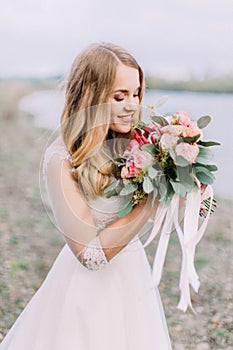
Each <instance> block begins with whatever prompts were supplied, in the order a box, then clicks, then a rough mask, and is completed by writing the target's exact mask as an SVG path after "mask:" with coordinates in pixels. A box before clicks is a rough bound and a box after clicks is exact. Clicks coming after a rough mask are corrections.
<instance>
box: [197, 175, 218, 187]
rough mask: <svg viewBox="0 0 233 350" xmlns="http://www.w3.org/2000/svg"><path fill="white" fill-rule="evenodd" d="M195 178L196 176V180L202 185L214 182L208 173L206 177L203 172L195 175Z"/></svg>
mask: <svg viewBox="0 0 233 350" xmlns="http://www.w3.org/2000/svg"><path fill="white" fill-rule="evenodd" d="M196 176H197V178H198V180H199V181H200V182H201V183H202V184H204V185H211V184H212V183H213V181H214V176H213V174H211V173H210V175H207V174H206V173H204V172H198V173H197V174H196Z"/></svg>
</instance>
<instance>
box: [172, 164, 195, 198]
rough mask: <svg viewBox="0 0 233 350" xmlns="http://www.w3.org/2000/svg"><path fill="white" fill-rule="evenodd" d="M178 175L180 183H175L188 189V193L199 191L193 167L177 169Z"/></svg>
mask: <svg viewBox="0 0 233 350" xmlns="http://www.w3.org/2000/svg"><path fill="white" fill-rule="evenodd" d="M177 174H178V181H175V182H179V183H181V184H182V185H183V186H184V187H185V188H186V190H187V192H190V191H192V190H195V189H197V184H196V181H195V178H194V176H193V171H192V167H191V166H188V167H182V168H181V167H179V168H177Z"/></svg>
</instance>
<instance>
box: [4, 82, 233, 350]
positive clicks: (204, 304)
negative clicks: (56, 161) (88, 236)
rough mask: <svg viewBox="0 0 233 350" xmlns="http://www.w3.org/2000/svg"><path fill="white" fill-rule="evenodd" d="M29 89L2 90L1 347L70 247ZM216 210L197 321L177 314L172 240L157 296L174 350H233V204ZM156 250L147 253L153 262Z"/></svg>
mask: <svg viewBox="0 0 233 350" xmlns="http://www.w3.org/2000/svg"><path fill="white" fill-rule="evenodd" d="M31 89H32V88H31V87H30V86H28V85H27V84H24V85H22V84H21V85H19V84H17V85H12V84H8V85H6V84H5V85H0V127H1V130H3V132H2V135H1V138H0V161H1V168H0V180H1V182H0V195H1V207H0V246H1V250H0V261H1V264H0V341H1V339H2V338H3V337H4V335H5V334H6V333H7V331H8V329H9V328H10V326H11V325H12V323H13V322H14V320H15V319H16V317H17V316H18V315H19V313H20V312H21V311H22V310H23V308H24V307H25V305H26V304H27V302H28V301H29V299H30V298H31V297H32V296H33V294H34V293H35V291H36V290H37V289H38V288H39V286H40V284H41V283H42V281H43V279H44V278H45V276H46V274H47V272H48V270H49V269H50V267H51V265H52V263H53V261H54V259H55V257H56V256H57V254H58V253H59V251H60V249H61V247H62V246H63V244H64V243H63V240H62V238H61V237H60V235H59V233H58V231H57V229H56V228H55V227H54V226H53V224H52V223H51V222H50V220H49V219H48V217H47V214H46V212H45V210H44V207H43V205H42V201H41V196H40V190H39V185H38V176H39V167H40V160H41V154H42V150H43V146H44V144H45V142H46V140H47V137H48V132H47V130H45V129H38V128H35V127H34V124H33V117H32V116H30V115H26V114H25V113H22V112H19V111H18V110H17V108H16V105H17V100H18V99H19V98H20V96H22V95H23V94H25V93H28V92H29V91H31ZM33 89H34V88H33ZM217 203H218V207H217V209H216V212H215V213H214V215H212V217H211V219H210V222H209V226H208V229H207V231H206V233H205V236H204V237H203V239H202V241H201V242H200V243H199V245H198V249H197V254H196V267H197V270H198V273H199V276H200V281H201V287H200V291H199V293H198V294H192V302H193V306H194V307H195V309H196V311H197V314H196V315H195V314H193V313H192V312H191V311H187V312H186V313H183V312H181V311H179V310H177V309H176V305H177V302H178V297H179V290H178V278H179V267H180V248H179V245H178V242H177V239H176V236H175V235H174V236H172V237H171V242H170V246H169V251H168V256H167V259H166V263H165V269H164V273H163V278H162V281H161V284H160V287H159V289H160V293H161V298H162V301H163V304H164V309H165V313H166V317H167V322H168V327H169V332H170V336H171V340H172V344H173V349H174V350H185V349H187V350H192V349H196V350H208V349H211V350H220V349H226V350H233V298H232V296H233V295H232V289H233V277H232V276H233V271H232V253H233V252H232V242H233V233H232V232H233V217H232V212H233V202H232V201H230V200H224V199H221V198H217ZM155 244H156V242H153V243H152V244H151V245H150V246H149V247H148V248H147V255H148V259H149V261H150V262H151V261H152V259H151V256H152V254H153V252H154V249H155ZM161 350H162V349H161Z"/></svg>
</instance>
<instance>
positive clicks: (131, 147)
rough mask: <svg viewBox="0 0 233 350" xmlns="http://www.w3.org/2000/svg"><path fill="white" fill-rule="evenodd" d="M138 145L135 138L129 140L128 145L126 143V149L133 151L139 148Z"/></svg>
mask: <svg viewBox="0 0 233 350" xmlns="http://www.w3.org/2000/svg"><path fill="white" fill-rule="evenodd" d="M139 147H140V145H139V143H138V142H137V141H136V140H131V141H130V143H129V145H128V147H127V149H128V150H129V151H134V150H136V149H139Z"/></svg>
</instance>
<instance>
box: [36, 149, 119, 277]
mask: <svg viewBox="0 0 233 350" xmlns="http://www.w3.org/2000/svg"><path fill="white" fill-rule="evenodd" d="M53 156H56V157H57V156H58V157H59V160H60V161H64V160H65V159H70V155H69V153H68V151H67V150H66V148H65V146H64V145H59V144H56V145H51V146H49V147H48V148H47V149H46V151H45V154H44V159H43V164H42V174H43V180H44V183H45V188H46V191H47V192H48V193H49V188H48V176H49V174H47V167H48V164H49V163H50V162H51V161H52V158H53ZM121 201H122V199H121V198H120V197H111V198H106V197H97V199H95V200H93V199H91V198H89V197H87V202H88V205H89V207H90V209H91V212H92V216H93V220H94V223H95V226H96V237H95V238H94V239H92V240H90V242H89V244H88V245H87V246H86V247H85V248H84V249H83V250H82V251H81V252H79V253H78V254H77V255H76V257H77V258H78V260H79V261H80V262H81V263H82V264H83V266H85V267H86V268H88V269H90V270H99V269H101V268H103V267H104V265H106V264H107V259H106V257H105V254H104V251H103V249H102V247H101V244H100V240H99V237H98V234H99V232H100V231H101V230H102V229H104V228H105V227H106V226H108V225H109V224H111V223H112V222H113V221H114V220H115V219H116V218H117V212H118V209H119V206H120V204H121Z"/></svg>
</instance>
